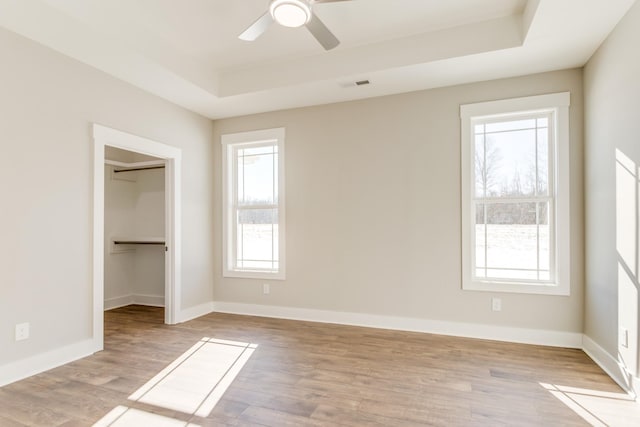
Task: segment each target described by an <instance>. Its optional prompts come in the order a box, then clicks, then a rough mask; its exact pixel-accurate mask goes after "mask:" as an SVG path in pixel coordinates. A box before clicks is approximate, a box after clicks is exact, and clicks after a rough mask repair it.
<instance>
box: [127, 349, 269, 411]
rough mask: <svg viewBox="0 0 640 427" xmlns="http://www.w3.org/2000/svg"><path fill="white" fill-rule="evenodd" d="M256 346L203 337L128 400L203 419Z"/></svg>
mask: <svg viewBox="0 0 640 427" xmlns="http://www.w3.org/2000/svg"><path fill="white" fill-rule="evenodd" d="M256 347H257V345H256V344H247V343H240V342H235V341H224V340H217V339H213V338H203V339H202V340H200V342H199V343H197V344H196V345H194V346H193V347H191V348H190V349H189V350H187V352H185V353H184V354H183V355H182V356H180V357H179V358H178V359H176V360H175V361H174V362H173V363H172V364H170V365H169V366H167V367H166V368H165V369H164V370H162V371H161V372H160V373H159V374H158V375H156V376H155V377H154V378H152V379H151V380H150V381H149V382H147V383H146V384H145V385H143V386H142V387H140V388H139V389H138V390H137V391H136V392H135V393H133V394H132V395H131V396H129V399H130V400H133V401H136V402H142V403H146V404H149V405H154V406H159V407H162V408H167V409H172V410H175V411H180V412H182V413H185V414H193V415H197V416H199V417H207V416H208V415H209V414H210V413H211V411H212V410H213V408H214V407H215V405H216V404H217V403H218V401H219V400H220V398H221V397H222V395H223V394H224V392H225V391H226V390H227V388H228V387H229V386H230V385H231V383H232V382H233V380H234V379H235V377H236V375H238V373H239V372H240V370H241V369H242V367H243V366H244V364H245V363H246V362H247V360H249V358H250V357H251V355H252V354H253V352H254V351H255V349H256Z"/></svg>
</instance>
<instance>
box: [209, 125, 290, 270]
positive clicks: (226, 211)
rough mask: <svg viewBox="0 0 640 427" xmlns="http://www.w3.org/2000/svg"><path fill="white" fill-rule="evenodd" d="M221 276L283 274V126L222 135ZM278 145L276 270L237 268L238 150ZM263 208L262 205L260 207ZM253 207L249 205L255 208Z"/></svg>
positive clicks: (270, 206)
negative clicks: (235, 219)
mask: <svg viewBox="0 0 640 427" xmlns="http://www.w3.org/2000/svg"><path fill="white" fill-rule="evenodd" d="M220 142H221V144H222V193H223V195H222V197H223V198H222V200H223V202H222V211H223V212H222V223H223V232H222V234H223V236H222V242H223V243H222V246H223V248H222V266H223V267H222V275H223V277H235V278H246V279H267V280H284V279H285V278H286V274H285V271H286V270H285V265H286V262H285V253H286V252H285V236H286V233H285V224H286V222H285V170H284V142H285V129H284V128H274V129H263V130H257V131H249V132H239V133H233V134H226V135H222V137H221V140H220ZM272 145H273V146H277V147H278V162H277V167H278V173H277V179H278V184H277V185H278V203H277V204H274V205H269V208H272V206H277V210H278V269H277V270H275V271H274V270H262V269H253V268H238V267H236V266H237V264H238V262H237V244H238V239H237V221H234V218H235V217H236V215H235V213H236V211H237V210H239V209H242V208H240V207H238V197H237V196H238V195H237V191H236V189H237V161H238V155H237V153H238V149H241V148H250V147H260V146H263V147H264V146H272ZM263 207H264V206H263ZM256 208H257V207H252V209H256Z"/></svg>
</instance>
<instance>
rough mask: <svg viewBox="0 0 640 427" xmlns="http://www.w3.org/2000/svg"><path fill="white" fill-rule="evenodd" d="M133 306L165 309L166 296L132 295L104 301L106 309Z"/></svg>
mask: <svg viewBox="0 0 640 427" xmlns="http://www.w3.org/2000/svg"><path fill="white" fill-rule="evenodd" d="M131 304H138V305H148V306H151V307H164V296H159V295H136V294H131V295H123V296H121V297H115V298H109V299H106V300H105V301H104V309H105V310H113V309H114V308H120V307H126V306H127V305H131Z"/></svg>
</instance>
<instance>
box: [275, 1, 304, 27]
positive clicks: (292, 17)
mask: <svg viewBox="0 0 640 427" xmlns="http://www.w3.org/2000/svg"><path fill="white" fill-rule="evenodd" d="M269 13H270V14H271V17H272V18H273V19H274V20H275V21H276V22H277V23H278V24H280V25H283V26H285V27H291V28H296V27H301V26H303V25H305V24H307V23H308V22H309V20H310V19H311V3H310V2H309V1H308V0H271V3H270V4H269Z"/></svg>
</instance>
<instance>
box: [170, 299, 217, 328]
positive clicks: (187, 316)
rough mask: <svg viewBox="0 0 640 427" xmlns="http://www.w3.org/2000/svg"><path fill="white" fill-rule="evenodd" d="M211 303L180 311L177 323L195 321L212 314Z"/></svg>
mask: <svg viewBox="0 0 640 427" xmlns="http://www.w3.org/2000/svg"><path fill="white" fill-rule="evenodd" d="M213 304H214V303H213V302H212V301H209V302H206V303H204V304H200V305H196V306H195V307H189V308H187V309H184V310H182V311H180V318H179V319H178V323H182V322H187V321H189V320H192V319H195V318H196V317H200V316H204V315H205V314H209V313H212V312H213V311H214V309H213Z"/></svg>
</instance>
